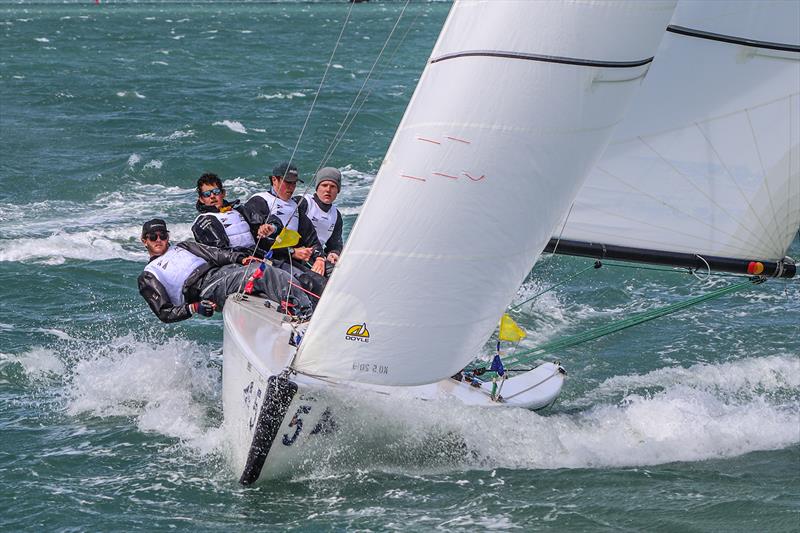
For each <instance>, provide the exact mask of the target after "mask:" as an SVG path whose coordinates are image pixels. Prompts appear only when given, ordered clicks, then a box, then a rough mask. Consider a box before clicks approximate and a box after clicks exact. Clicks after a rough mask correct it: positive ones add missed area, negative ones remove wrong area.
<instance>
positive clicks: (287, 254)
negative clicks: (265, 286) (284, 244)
mask: <svg viewBox="0 0 800 533" xmlns="http://www.w3.org/2000/svg"><path fill="white" fill-rule="evenodd" d="M298 181H301V182H302V181H303V180H301V179H300V176H299V174H298V172H297V167H296V166H294V165H290V164H289V163H288V162H283V163H281V164H280V165H277V166H276V167H275V168H273V169H272V175H271V176H270V182H271V184H272V187H271V188H270V190H268V191H265V192H261V193H257V194H254V195H253V196H252V197H250V199H249V200H247V203H246V204H245V205H244V213H245V216H246V217H247V219H248V222H249V223H250V228H251V231H253V234H254V236H255V237H256V240H257V241H258V240H259V239H260V242H259V248H261V249H262V250H263V251H264V252H266V251H268V250H269V249H270V248H271V247H272V245H273V243H274V239H271V238H269V237H268V236H269V233H268V230H269V225H270V224H268V220H269V217H270V215H275V216H276V217H278V219H279V220H280V222H281V223H282V224H283V227H284V228H287V229H290V230H293V231H296V232H298V233H299V234H300V242H299V243H298V244H297V246H295V247H293V248H280V249H277V250H275V251H274V252H273V255H272V259H273V261H274V262H275V265H276V266H279V267H280V268H282V269H283V270H285V271H287V272H291V273H292V274H293V275H295V277H297V278H298V280H299V281H300V282H301V283H302V284H303V286H304V287H305V288H306V289H307V290H309V291H311V292H313V293H314V294H317V295H319V294H320V293H321V292H322V289H323V288H324V287H325V279H324V277H323V276H324V274H325V258H324V257H323V256H322V247H321V246H320V243H319V240H318V239H317V232H316V231H315V230H314V224H312V223H311V221H310V220H309V219H308V217H307V216H305V215H304V214H302V213H300V211H299V210H298V208H297V203H296V202H295V201H294V200H293V199H292V195H293V194H294V191H295V188H296V187H297V182H298ZM273 236H274V235H273ZM309 270H311V271H313V273H315V274H316V276H315V275H313V274H309V273H308V271H309Z"/></svg>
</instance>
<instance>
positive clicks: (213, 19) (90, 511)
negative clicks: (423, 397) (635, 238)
mask: <svg viewBox="0 0 800 533" xmlns="http://www.w3.org/2000/svg"><path fill="white" fill-rule="evenodd" d="M348 8H349V4H347V3H344V2H333V3H310V4H304V3H303V4H298V3H235V2H234V3H229V2H225V3H222V2H220V3H194V4H192V3H163V4H161V3H105V2H103V3H101V4H100V5H95V4H93V3H91V2H76V3H68V4H49V3H22V4H5V5H2V6H0V35H1V37H0V39H2V40H1V41H0V50H1V51H2V54H0V185H1V186H0V279H2V283H1V284H0V301H2V305H1V306H0V431H1V432H2V433H0V529H3V530H9V531H16V530H37V531H38V530H42V529H45V530H58V531H79V530H87V531H98V530H103V531H104V530H130V529H145V530H167V529H192V530H230V529H233V528H235V527H240V526H242V527H254V526H255V527H267V528H274V529H285V528H296V529H303V530H318V529H333V530H340V529H360V530H391V529H403V530H433V529H441V530H476V529H478V530H482V529H500V530H512V529H521V530H536V529H563V530H592V531H595V530H663V531H669V530H691V531H793V530H797V529H800V414H798V413H799V412H800V410H799V409H798V407H800V325H799V324H800V318H798V308H799V307H800V306H798V302H800V287H799V286H798V283H797V282H796V281H794V282H775V281H771V282H769V283H766V284H764V285H762V286H760V287H757V288H754V289H751V290H748V291H744V292H739V293H736V294H734V295H731V296H727V297H724V298H722V299H719V300H715V301H712V302H710V303H706V304H704V305H701V306H698V307H694V308H692V309H690V310H688V311H686V312H683V313H680V314H676V315H672V316H669V317H666V318H663V319H660V320H658V321H655V322H651V323H648V324H645V325H642V326H639V327H637V328H634V329H630V330H627V331H625V332H622V333H619V334H617V335H614V336H610V337H605V338H602V339H600V340H597V341H594V342H592V343H589V344H585V345H583V346H579V347H576V348H573V349H571V350H569V351H567V352H564V353H562V354H559V355H560V359H561V361H562V362H563V364H564V365H565V366H566V367H567V369H568V371H569V376H568V380H567V383H566V386H565V389H564V392H563V394H562V396H561V398H560V400H559V401H558V403H557V404H556V405H555V406H554V407H553V408H552V409H550V410H549V411H547V412H544V413H539V414H537V413H529V412H524V411H516V410H508V411H504V412H500V413H498V412H496V411H493V412H492V413H487V412H484V411H482V410H475V409H467V408H464V407H459V406H457V405H449V404H444V405H438V406H435V407H434V408H431V407H430V406H428V405H426V406H425V408H421V407H420V406H418V405H416V404H414V403H413V402H411V403H409V404H408V405H407V406H404V407H406V408H405V409H401V410H398V409H396V406H395V408H392V409H391V410H390V412H387V414H391V415H392V416H394V417H396V418H397V422H398V427H400V428H402V429H403V437H402V438H399V439H393V440H392V441H390V442H388V441H384V442H382V441H381V439H380V436H373V437H372V438H371V439H365V440H363V441H356V442H355V443H354V442H353V441H352V440H351V439H349V438H348V436H347V435H343V436H340V437H337V438H335V439H334V440H333V441H332V442H331V448H330V451H329V454H328V456H327V460H326V461H324V462H320V464H318V465H314V467H313V468H312V469H311V470H310V472H306V473H303V474H302V475H298V476H296V477H294V478H292V479H289V480H286V481H284V482H282V483H278V484H271V485H264V486H260V487H258V488H255V489H243V488H241V487H239V486H238V485H237V483H236V473H234V472H232V471H231V470H230V468H229V466H228V464H227V462H226V459H225V457H226V454H225V436H224V434H223V432H222V430H221V429H220V428H221V425H222V412H221V402H220V392H221V391H220V389H221V360H222V359H221V358H222V354H221V345H222V343H221V334H222V327H221V321H220V320H219V319H218V318H216V319H211V320H200V319H197V320H195V319H193V320H189V321H186V322H183V323H179V324H175V325H163V324H161V323H159V322H158V321H157V320H156V319H155V317H154V316H153V315H152V314H151V313H150V311H149V310H148V309H147V307H146V305H145V304H144V302H143V301H142V300H141V298H140V297H139V296H138V293H137V290H136V281H135V280H136V276H137V275H138V273H139V272H140V271H141V268H142V266H143V263H144V261H145V259H146V257H145V254H144V252H143V250H142V248H141V246H140V243H139V242H138V240H137V236H138V231H139V228H140V225H141V222H142V221H143V220H145V219H147V218H150V217H153V216H164V217H166V218H167V219H168V221H169V222H170V223H171V224H172V231H173V238H177V239H180V238H185V237H188V236H189V227H190V224H191V222H192V220H193V218H194V208H193V203H194V194H193V182H194V180H196V178H197V177H198V176H199V175H200V174H201V173H202V172H206V171H214V172H217V173H218V174H220V175H221V176H222V177H223V178H224V180H225V184H226V187H227V189H228V191H229V195H230V196H231V197H233V198H245V197H247V196H249V194H251V193H253V192H256V191H258V190H261V189H262V188H263V186H264V183H265V178H264V176H265V175H266V174H267V173H268V171H269V169H271V168H272V166H273V165H274V164H275V163H277V162H279V161H280V160H283V159H287V158H288V156H289V154H290V153H291V151H292V149H293V147H294V145H295V142H296V141H297V138H298V136H299V134H300V131H301V129H302V127H303V124H304V121H305V118H306V113H307V112H308V109H309V107H310V106H311V103H312V100H313V98H314V94H315V91H316V89H317V86H318V85H319V82H320V78H321V76H322V72H323V70H324V66H325V63H326V62H327V60H328V57H329V55H330V53H331V50H332V48H333V45H334V43H335V41H336V38H337V36H338V33H339V30H340V29H341V25H342V22H343V21H344V18H345V16H346V14H347V10H348ZM401 9H402V5H401V4H395V3H370V4H361V5H357V6H355V8H354V9H353V11H352V13H351V21H350V23H349V24H348V26H347V30H346V32H345V33H344V36H343V39H342V42H341V44H340V48H339V50H338V51H337V55H336V56H335V57H334V59H333V60H332V68H331V69H330V72H329V75H328V79H327V82H326V85H325V87H324V88H323V91H322V93H321V95H320V97H319V99H318V101H317V103H316V111H315V113H314V114H313V115H312V116H311V120H310V121H309V123H308V126H307V128H306V130H305V133H304V135H303V138H302V142H301V143H300V145H299V148H298V152H297V155H296V156H295V159H296V161H297V163H298V165H299V167H300V169H301V172H303V171H309V170H308V169H313V168H315V167H316V165H317V164H318V163H319V160H320V158H321V157H322V154H323V153H325V151H326V149H327V148H328V147H329V146H330V144H331V141H332V139H333V138H334V134H335V133H336V131H337V129H338V127H339V124H340V122H341V121H342V120H343V119H344V116H345V113H346V112H347V110H348V108H349V107H350V105H351V103H352V102H353V98H354V95H355V94H356V93H357V92H358V91H359V89H360V88H361V86H362V84H363V82H364V78H365V76H366V74H367V72H368V71H369V70H370V68H371V66H372V64H373V62H374V60H375V57H376V55H377V54H378V51H379V50H380V49H381V47H382V46H383V45H384V42H385V40H386V37H387V35H388V34H389V32H390V31H391V29H392V27H393V25H394V24H395V22H396V20H397V17H398V15H399V14H400V11H401ZM447 9H448V5H447V4H438V3H430V4H429V3H412V4H411V5H410V6H409V7H408V8H407V10H406V12H405V13H404V16H403V18H402V19H401V20H400V23H399V24H398V25H397V29H396V30H395V33H394V36H393V38H392V39H391V41H390V42H389V44H388V46H387V47H386V50H385V52H384V56H383V61H381V62H380V63H379V64H378V67H377V68H376V69H375V74H374V78H373V80H372V81H371V82H370V83H369V84H367V86H366V89H365V90H366V91H368V92H369V94H370V96H369V99H368V100H367V102H366V103H365V104H364V105H363V107H362V108H361V110H360V113H359V115H358V117H357V119H356V120H355V121H354V122H353V124H352V126H351V127H350V129H349V130H348V134H347V136H346V137H345V139H344V140H343V141H342V142H341V143H340V144H339V145H338V146H337V148H336V151H335V152H334V155H333V157H332V159H331V163H332V164H334V165H336V166H337V167H340V168H343V169H344V170H345V172H344V174H345V186H344V191H343V194H342V196H340V202H339V203H340V205H341V206H342V208H343V212H344V213H345V214H346V225H347V227H348V228H349V227H350V226H351V225H352V222H353V220H354V219H355V218H356V217H357V215H358V211H359V207H360V205H361V204H362V202H363V200H364V198H365V197H366V194H367V192H368V190H369V186H370V184H371V182H372V180H373V178H374V175H375V173H376V171H377V169H378V166H379V165H380V161H381V158H382V157H383V154H384V153H385V150H386V147H387V145H388V143H389V141H390V140H391V136H392V134H393V130H394V127H395V126H396V124H397V123H398V122H399V120H400V117H401V115H402V112H403V109H404V108H405V105H406V103H407V101H408V99H409V98H410V96H411V93H412V91H413V88H414V86H415V84H416V79H417V77H418V75H419V73H420V71H421V69H422V67H423V65H424V62H425V60H426V58H427V55H428V53H429V51H430V48H431V47H432V45H433V42H434V40H435V36H436V34H437V33H438V30H439V27H440V26H441V23H442V21H443V20H444V18H445V16H446V13H447ZM790 254H792V255H793V256H794V257H798V256H800V241H798V240H795V243H794V245H793V247H792V250H790ZM588 264H590V263H589V262H588V260H582V259H577V258H561V257H555V258H544V259H543V260H542V261H541V262H540V263H539V264H538V265H537V267H536V268H535V269H534V271H533V272H532V274H531V276H530V278H529V279H528V281H527V282H526V284H525V285H524V286H523V287H522V288H521V289H520V294H519V300H522V299H524V298H525V297H527V296H530V295H533V294H535V293H536V292H538V291H539V290H541V289H542V288H544V287H547V286H550V285H551V284H553V283H557V282H558V281H560V280H562V279H564V278H565V277H566V276H569V275H571V274H572V273H574V272H577V271H579V270H580V269H582V268H585V266H586V265H588ZM728 282H730V280H728V279H724V278H723V279H717V278H715V279H708V280H698V279H695V278H693V277H691V276H688V275H686V274H677V273H672V272H656V271H645V270H631V269H621V268H613V267H611V266H610V265H609V266H607V267H604V268H602V269H600V270H596V271H595V270H592V271H591V273H587V274H585V275H584V276H581V277H579V278H577V279H576V280H574V281H573V282H571V283H570V284H569V285H567V286H561V287H559V288H558V289H556V290H554V291H551V292H548V293H546V294H544V295H543V296H541V297H539V298H537V299H536V300H535V301H534V302H533V303H532V304H530V305H528V306H526V307H524V308H523V310H522V312H521V313H520V314H519V318H520V320H519V322H520V324H521V325H522V326H523V327H525V328H526V329H527V330H528V331H529V334H530V335H529V338H528V339H526V340H525V341H524V345H525V346H535V345H536V344H538V343H540V342H543V341H545V340H551V339H554V338H558V336H560V335H567V334H571V333H576V332H580V331H583V330H585V329H586V328H589V327H593V326H595V325H599V324H603V323H605V322H607V321H608V320H612V319H614V318H618V317H624V316H628V315H629V314H630V313H632V312H635V311H639V310H645V309H651V308H653V307H655V306H658V305H663V304H667V303H672V302H674V301H677V300H678V299H680V298H686V297H689V296H691V295H693V294H698V293H700V292H704V291H708V290H711V289H713V288H716V287H719V286H722V285H723V284H724V283H728ZM379 408H380V407H379ZM386 409H387V410H389V409H390V408H389V407H386ZM356 422H358V421H356ZM363 424H364V426H368V420H364V421H363ZM432 428H435V431H434V430H432ZM435 433H438V434H448V435H451V434H457V435H459V437H460V442H463V443H465V444H466V445H467V447H468V448H469V450H470V453H469V454H466V455H464V456H462V455H459V454H452V453H447V450H444V451H443V449H442V448H441V447H440V446H437V445H435V444H434V445H431V442H430V439H429V437H430V435H432V434H435Z"/></svg>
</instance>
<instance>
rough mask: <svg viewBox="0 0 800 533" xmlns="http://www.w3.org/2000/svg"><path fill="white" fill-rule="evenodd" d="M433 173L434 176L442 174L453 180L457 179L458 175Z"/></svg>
mask: <svg viewBox="0 0 800 533" xmlns="http://www.w3.org/2000/svg"><path fill="white" fill-rule="evenodd" d="M433 175H434V176H443V177H445V178H450V179H453V180H457V179H458V176H451V175H450V174H443V173H441V172H434V173H433Z"/></svg>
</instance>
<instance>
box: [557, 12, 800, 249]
mask: <svg viewBox="0 0 800 533" xmlns="http://www.w3.org/2000/svg"><path fill="white" fill-rule="evenodd" d="M799 93H800V2H796V1H789V2H784V1H778V2H764V1H761V0H759V1H747V2H718V1H716V0H713V1H708V2H696V1H693V2H682V3H681V4H679V5H678V7H677V9H676V10H675V15H674V17H673V20H672V22H671V25H670V27H669V30H668V33H667V34H666V36H665V38H664V41H663V42H662V44H661V47H660V49H659V51H658V53H657V54H656V58H655V61H654V62H653V65H652V68H651V70H650V73H649V74H648V76H647V79H646V80H645V82H644V85H643V87H642V90H641V92H640V93H639V94H638V96H637V97H636V100H635V101H634V104H633V106H632V107H631V110H630V111H629V113H628V115H627V116H626V119H625V121H624V122H623V123H622V124H621V125H620V127H619V129H617V131H616V132H615V134H614V139H615V140H614V141H612V143H611V144H610V145H609V147H608V150H607V151H606V153H605V154H604V156H603V158H602V159H601V161H600V162H599V163H598V165H597V166H596V167H595V169H594V170H593V171H592V173H591V174H590V176H589V178H588V179H587V181H586V185H585V186H584V187H583V189H582V190H581V192H580V194H579V195H578V198H577V200H576V202H575V205H574V207H573V209H572V211H571V213H570V214H569V217H568V219H567V223H566V226H565V227H564V231H563V233H562V232H561V227H562V225H561V224H559V225H558V226H557V227H556V228H555V229H554V235H555V237H556V238H558V237H559V236H560V238H561V239H562V240H571V241H583V242H586V243H603V244H607V245H617V246H627V247H634V248H641V249H644V250H660V251H668V252H679V253H688V254H698V255H700V256H703V255H707V256H718V257H722V258H733V259H742V260H767V261H776V260H779V259H781V258H782V257H783V256H784V255H785V253H786V251H787V249H788V247H789V245H790V244H791V241H792V239H793V237H794V235H795V234H796V232H797V230H798V228H799V227H800V148H799V145H798V143H799V142H800V126H799V124H798V123H800V96H799Z"/></svg>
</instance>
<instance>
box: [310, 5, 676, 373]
mask: <svg viewBox="0 0 800 533" xmlns="http://www.w3.org/2000/svg"><path fill="white" fill-rule="evenodd" d="M673 9H674V2H673V1H651V2H619V1H564V2H528V1H503V0H491V1H476V0H471V1H464V2H456V3H455V4H454V5H453V7H452V9H451V12H450V15H449V17H448V19H447V22H446V23H445V26H444V29H443V30H442V33H441V35H440V37H439V40H438V42H437V44H436V46H435V47H434V50H433V52H432V56H431V60H430V61H429V63H428V65H427V67H426V69H425V71H424V72H423V74H422V76H421V78H420V81H419V84H418V87H417V90H416V92H415V93H414V96H413V97H412V99H411V102H410V103H409V106H408V109H407V110H406V113H405V116H404V117H403V120H402V122H401V123H400V126H399V127H398V129H397V133H396V134H395V137H394V140H393V141H392V144H391V146H390V148H389V151H388V152H387V154H386V158H385V160H384V162H383V165H382V166H381V169H380V171H379V173H378V176H377V178H376V181H375V184H374V186H373V187H372V190H371V191H370V194H369V197H368V198H367V200H366V202H365V204H364V207H363V209H362V212H361V215H360V216H359V219H358V222H357V223H356V225H355V227H354V228H353V231H352V233H351V235H350V238H349V241H348V243H347V246H346V248H345V250H344V253H343V255H342V259H341V261H340V264H339V266H338V267H337V270H336V273H335V274H334V276H333V277H332V279H331V280H330V283H329V284H328V287H327V289H326V291H325V296H324V297H323V298H322V300H321V302H320V304H319V306H318V308H317V310H316V312H315V314H314V317H313V319H312V321H311V324H310V326H309V329H308V333H307V335H306V336H305V339H304V340H303V343H302V346H301V348H300V350H299V352H298V356H297V358H296V360H295V363H294V368H295V369H296V370H297V371H299V372H303V373H307V374H311V375H316V376H324V377H330V378H337V379H346V380H354V381H360V382H366V383H376V384H384V385H416V384H423V383H431V382H434V381H437V380H440V379H442V378H444V377H446V376H448V375H451V374H453V373H455V372H456V371H458V370H460V369H461V368H462V367H463V366H464V365H465V364H466V363H467V362H469V361H470V360H472V359H473V358H474V357H475V356H476V355H477V354H478V352H479V350H480V349H481V347H482V346H483V345H484V343H485V342H486V340H487V339H488V338H489V336H490V335H491V333H492V331H493V329H494V328H495V326H496V325H497V321H498V319H499V317H500V315H501V314H502V313H503V310H504V308H505V307H506V305H507V304H508V302H509V301H510V300H511V299H512V297H513V295H514V293H515V291H516V289H517V287H518V286H519V284H520V283H521V282H522V280H523V279H524V277H525V276H526V274H527V273H528V272H529V270H530V268H531V267H532V266H533V264H534V262H535V261H536V259H537V258H538V256H539V254H540V253H541V251H542V249H543V247H544V245H545V243H546V242H547V240H548V239H549V237H550V233H551V230H552V228H553V226H554V225H555V224H556V223H557V222H558V220H559V219H560V218H561V217H563V215H564V213H565V212H566V210H567V209H568V207H569V205H570V203H571V202H572V201H573V199H574V196H575V195H576V194H577V191H578V189H579V187H580V185H581V184H582V182H583V180H584V178H585V176H586V175H587V173H588V172H589V170H590V169H591V168H592V166H593V165H594V164H595V163H596V161H597V159H598V158H599V156H600V154H601V153H602V151H603V149H604V148H605V146H606V144H607V142H608V140H609V138H610V135H611V131H612V129H613V127H614V126H615V124H617V123H618V122H619V121H620V120H621V117H622V116H623V114H624V111H625V109H626V107H627V104H628V102H630V100H631V97H632V96H633V94H634V92H635V91H636V90H637V89H638V87H639V85H640V81H641V79H642V77H643V76H644V75H645V74H646V72H647V69H648V65H649V61H650V59H651V57H652V55H653V53H654V52H655V50H656V48H657V46H658V43H659V41H660V39H661V37H662V35H663V33H664V29H665V28H666V26H667V23H668V21H669V20H670V18H671V16H672V12H673Z"/></svg>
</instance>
